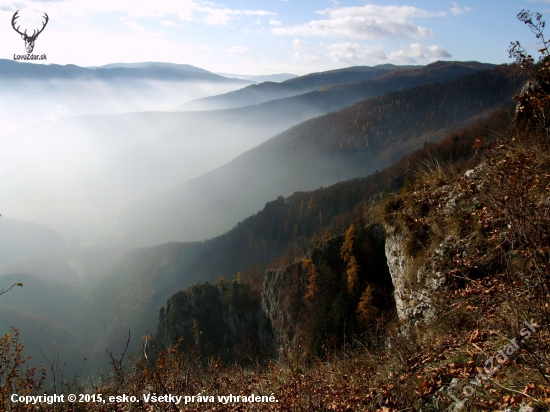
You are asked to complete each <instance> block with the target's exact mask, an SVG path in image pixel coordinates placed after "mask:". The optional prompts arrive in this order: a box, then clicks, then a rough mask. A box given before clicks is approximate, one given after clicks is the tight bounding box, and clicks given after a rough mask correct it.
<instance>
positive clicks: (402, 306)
mask: <svg viewBox="0 0 550 412" xmlns="http://www.w3.org/2000/svg"><path fill="white" fill-rule="evenodd" d="M406 235H407V234H406V233H403V232H401V231H398V230H397V229H395V228H393V227H391V226H388V225H386V246H385V250H386V258H387V260H388V268H389V270H390V274H391V277H392V282H393V287H394V299H395V306H396V309H397V315H398V316H399V319H400V320H401V321H403V322H406V323H410V324H417V323H419V322H426V321H428V322H429V321H430V320H431V319H433V318H434V317H435V315H436V314H435V311H434V308H433V302H432V295H433V292H434V291H435V290H438V289H441V288H443V287H444V285H445V281H446V277H445V276H444V274H443V273H442V272H440V271H437V270H436V266H437V265H436V262H437V261H438V260H440V258H442V257H443V255H444V253H445V251H446V250H447V249H448V247H449V246H450V244H451V241H452V240H451V238H448V239H445V241H444V242H443V243H442V244H441V245H440V246H439V247H438V248H437V249H436V250H435V254H434V256H433V257H432V258H431V259H430V260H429V262H428V263H427V264H426V265H424V266H422V267H421V268H420V269H418V270H416V273H412V272H413V271H414V269H413V267H414V261H413V259H412V257H410V256H407V254H406V253H405V241H406V239H405V236H406Z"/></svg>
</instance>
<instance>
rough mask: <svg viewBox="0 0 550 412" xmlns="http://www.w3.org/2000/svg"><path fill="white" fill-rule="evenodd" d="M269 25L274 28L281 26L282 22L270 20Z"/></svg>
mask: <svg viewBox="0 0 550 412" xmlns="http://www.w3.org/2000/svg"><path fill="white" fill-rule="evenodd" d="M269 24H271V25H272V26H280V25H281V22H280V21H279V20H274V19H271V20H269Z"/></svg>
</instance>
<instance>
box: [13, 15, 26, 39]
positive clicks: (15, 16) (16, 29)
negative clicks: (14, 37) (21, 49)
mask: <svg viewBox="0 0 550 412" xmlns="http://www.w3.org/2000/svg"><path fill="white" fill-rule="evenodd" d="M18 13H19V10H17V11H16V12H15V14H14V15H13V17H12V19H11V25H12V27H13V29H14V30H15V31H16V32H17V33H19V34H20V35H21V36H26V35H27V30H25V33H21V32H20V31H19V27H21V26H17V28H16V27H15V20H16V19H17V18H19V16H18V15H17V14H18Z"/></svg>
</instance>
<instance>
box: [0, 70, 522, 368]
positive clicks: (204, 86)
mask: <svg viewBox="0 0 550 412" xmlns="http://www.w3.org/2000/svg"><path fill="white" fill-rule="evenodd" d="M240 77H246V76H240ZM281 79H284V80H283V81H281V82H276V81H271V80H281ZM257 80H263V78H260V79H257ZM255 81H256V80H253V78H250V79H245V80H243V79H238V78H236V77H235V78H228V77H223V76H220V75H216V74H213V73H210V72H208V71H206V70H203V69H199V68H196V67H193V66H188V65H172V64H166V63H162V64H161V63H142V64H112V65H108V66H104V67H100V68H83V67H78V66H57V65H32V64H23V63H16V62H11V61H7V60H0V105H1V106H0V116H1V118H0V122H1V124H2V133H1V134H0V145H1V146H0V147H1V150H0V176H1V177H2V179H0V207H1V210H0V213H1V214H2V216H1V217H0V290H7V289H9V288H10V287H11V286H12V285H13V284H15V283H23V285H24V286H23V287H22V288H19V287H17V288H15V289H13V290H10V292H9V293H7V294H4V295H2V299H0V334H4V333H7V332H8V331H9V328H10V327H11V326H12V325H16V326H17V327H18V328H19V329H20V332H21V337H22V339H23V340H24V341H25V342H26V346H27V348H26V351H27V353H28V354H30V355H31V356H32V358H33V359H36V360H37V362H38V363H40V362H42V363H43V362H45V361H46V360H45V357H46V358H47V359H50V360H51V359H52V357H58V356H59V359H60V360H61V361H62V362H65V363H66V365H67V367H66V368H67V369H66V371H65V373H66V374H67V376H71V375H74V374H78V375H81V376H89V375H90V374H92V375H93V374H97V373H100V372H101V371H105V370H106V368H107V367H108V360H109V359H108V357H107V356H106V353H105V351H106V350H109V351H120V350H121V349H122V348H123V347H124V345H125V343H126V339H127V336H128V331H129V330H130V331H131V335H132V339H131V343H130V347H129V350H131V351H136V350H138V349H139V348H140V345H141V339H140V337H141V336H143V335H144V334H153V335H154V334H155V332H156V328H157V323H158V316H159V309H160V308H161V307H162V306H163V305H165V304H166V299H168V298H169V297H170V296H171V295H172V294H173V293H175V292H176V291H179V290H183V289H185V288H187V287H188V286H189V285H190V284H192V283H193V282H199V281H201V282H204V281H216V280H217V279H218V278H219V277H220V276H223V277H225V278H231V277H232V276H234V275H235V273H237V272H240V271H242V272H244V271H245V270H246V269H247V268H248V267H249V266H252V265H258V266H259V267H264V266H265V265H267V264H268V263H269V262H270V261H271V260H273V259H275V258H277V257H278V256H279V255H280V254H282V253H284V252H285V248H286V244H285V243H281V242H280V241H279V240H277V239H278V236H279V234H280V233H279V232H278V230H279V229H277V228H276V227H270V221H269V219H267V220H264V218H263V217H262V216H261V213H268V214H269V213H270V212H269V211H270V210H272V209H273V208H275V209H276V208H277V204H278V202H281V201H283V200H282V198H281V197H280V196H285V197H286V196H290V195H292V194H293V193H294V192H295V191H306V190H314V189H317V188H319V187H326V186H329V185H332V184H334V183H336V182H340V181H345V180H349V179H353V178H356V177H362V176H367V175H369V174H373V173H377V172H378V170H383V169H384V168H386V167H388V166H390V165H391V164H392V163H394V162H396V161H397V160H399V158H400V157H401V156H403V155H405V154H407V153H409V152H410V151H412V150H414V149H417V148H419V147H422V145H423V144H425V143H426V142H427V141H437V140H440V139H442V138H444V137H445V136H447V134H448V133H449V132H450V131H451V130H453V129H456V128H459V127H462V126H467V125H470V124H473V123H474V122H475V121H476V120H478V119H479V118H480V116H481V114H482V113H490V112H491V111H492V110H496V109H506V108H507V107H508V106H509V105H510V96H511V95H513V94H514V92H515V90H516V89H518V87H520V85H521V83H522V81H523V80H522V79H521V78H519V77H517V76H515V75H514V72H513V69H511V68H507V67H496V66H494V65H491V64H483V63H477V62H436V63H432V64H429V65H426V66H398V65H391V64H384V65H379V66H373V67H369V66H357V67H350V68H347V69H342V70H331V71H327V72H320V73H312V74H309V75H305V76H299V77H294V76H291V75H286V74H282V75H281V76H271V77H269V78H268V81H266V82H261V83H255ZM495 90H496V91H495ZM470 100H475V101H476V102H478V105H477V106H475V107H470V106H469V105H467V104H466V102H468V101H470ZM405 108H406V109H405ZM405 112H406V113H407V114H406V115H403V113H405ZM367 126H368V127H367ZM283 202H284V201H283ZM311 202H313V200H311ZM304 207H305V206H304V205H302V206H301V208H302V209H304ZM257 213H259V214H258V215H255V214H257ZM315 219H318V220H319V222H322V223H328V222H324V221H323V214H322V213H320V214H319V216H318V217H316V218H315ZM240 222H241V223H240ZM243 222H244V223H243ZM286 226H287V223H286V222H285V227H286ZM260 227H261V228H263V230H264V232H261V233H256V232H257V229H258V228H260ZM291 229H292V228H291ZM255 230H256V232H254V231H255ZM289 230H290V229H289ZM293 230H294V232H297V231H298V227H297V226H296V227H295V228H294V229H293ZM290 232H291V233H292V230H290Z"/></svg>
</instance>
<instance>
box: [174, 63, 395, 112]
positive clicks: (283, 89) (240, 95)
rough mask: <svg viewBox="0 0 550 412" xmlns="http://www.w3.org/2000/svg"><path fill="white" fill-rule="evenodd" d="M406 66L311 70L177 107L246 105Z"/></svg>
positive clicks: (375, 75)
mask: <svg viewBox="0 0 550 412" xmlns="http://www.w3.org/2000/svg"><path fill="white" fill-rule="evenodd" d="M404 67H406V66H394V65H391V64H386V65H379V66H374V67H368V66H357V67H349V68H346V69H339V70H330V71H327V72H320V73H311V74H307V75H305V76H300V77H295V78H292V79H289V80H285V81H283V82H281V83H275V82H270V81H266V82H263V83H260V84H256V85H251V86H248V87H245V88H243V89H240V90H235V91H234V92H229V93H225V94H222V95H218V96H210V97H205V98H202V99H198V100H193V101H191V102H188V103H185V104H183V105H182V106H181V107H180V108H179V109H180V110H220V109H229V108H235V107H243V106H250V105H255V104H260V103H264V102H267V101H270V100H275V99H282V98H285V97H290V96H295V95H298V94H302V93H307V92H309V91H312V90H315V89H317V88H318V87H324V86H329V85H335V84H343V83H355V82H360V81H364V80H369V79H374V78H376V77H379V76H382V75H384V74H386V73H390V72H392V71H394V70H402V69H403V68H404Z"/></svg>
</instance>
